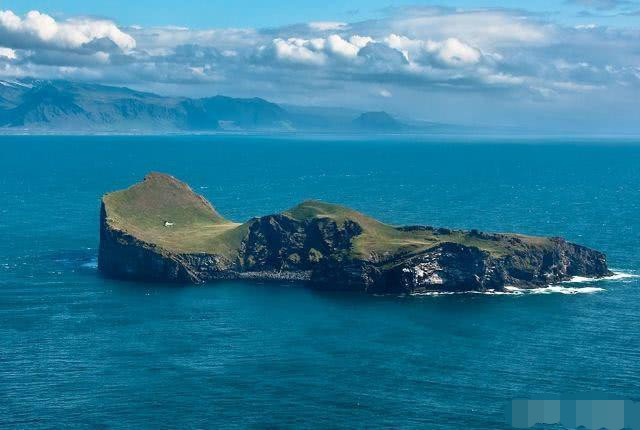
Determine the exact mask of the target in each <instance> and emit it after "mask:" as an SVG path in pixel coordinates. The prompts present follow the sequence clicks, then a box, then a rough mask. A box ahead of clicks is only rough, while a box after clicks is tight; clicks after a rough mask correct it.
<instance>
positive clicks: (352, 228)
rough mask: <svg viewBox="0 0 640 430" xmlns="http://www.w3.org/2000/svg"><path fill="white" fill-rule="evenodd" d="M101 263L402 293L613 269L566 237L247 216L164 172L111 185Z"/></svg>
mask: <svg viewBox="0 0 640 430" xmlns="http://www.w3.org/2000/svg"><path fill="white" fill-rule="evenodd" d="M98 267H99V270H100V271H101V273H103V274H104V275H106V276H109V277H113V278H118V279H130V280H140V281H159V282H175V283H204V282H210V281H215V280H218V279H255V280H286V281H295V282H304V283H308V284H311V285H313V286H315V287H317V288H324V289H335V290H350V291H365V292H369V293H394V294H405V293H418V292H427V291H471V290H474V291H483V290H490V289H491V290H500V289H503V288H504V287H505V286H515V287H519V288H535V287H540V286H546V285H549V284H552V283H556V282H560V281H563V280H568V279H570V278H571V277H573V276H585V277H604V276H608V275H610V274H611V272H610V271H609V270H608V269H607V262H606V258H605V255H604V254H602V253H601V252H598V251H594V250H592V249H589V248H585V247H583V246H580V245H575V244H573V243H569V242H567V241H566V240H564V239H561V238H542V237H532V236H524V235H518V234H492V233H482V232H479V231H476V230H471V231H459V230H449V229H445V228H432V227H427V226H408V227H393V226H390V225H386V224H383V223H380V222H378V221H376V220H374V219H373V218H369V217H367V216H365V215H362V214H360V213H358V212H356V211H353V210H351V209H348V208H345V207H342V206H338V205H331V204H327V203H322V202H318V201H307V202H304V203H302V204H300V205H298V206H296V207H294V208H292V209H290V210H288V211H286V212H283V213H280V214H274V215H267V216H263V217H259V218H253V219H251V220H249V221H247V222H245V223H243V224H237V223H233V222H231V221H228V220H226V219H224V218H223V217H222V216H220V215H219V214H218V213H217V212H216V211H215V209H214V208H213V207H212V206H211V205H210V204H209V202H207V201H206V200H205V199H204V198H203V197H201V196H199V195H197V194H195V193H194V192H193V191H192V190H191V189H190V188H189V187H188V186H187V185H186V184H184V183H182V182H180V181H178V180H177V179H175V178H173V177H172V176H168V175H164V174H159V173H151V174H149V175H147V177H146V178H145V180H144V181H143V182H141V183H139V184H136V185H134V186H132V187H131V188H128V189H126V190H122V191H117V192H113V193H109V194H106V195H105V196H104V197H103V199H102V208H101V214H100V251H99V259H98Z"/></svg>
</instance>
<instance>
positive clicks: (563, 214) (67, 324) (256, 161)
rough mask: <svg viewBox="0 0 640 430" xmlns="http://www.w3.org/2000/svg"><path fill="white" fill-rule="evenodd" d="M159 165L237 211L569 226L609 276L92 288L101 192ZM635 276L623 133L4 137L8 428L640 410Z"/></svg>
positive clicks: (437, 419)
mask: <svg viewBox="0 0 640 430" xmlns="http://www.w3.org/2000/svg"><path fill="white" fill-rule="evenodd" d="M151 171H158V172H165V173H169V174H171V175H174V176H176V177H177V178H179V179H181V180H184V181H186V182H188V183H189V184H190V185H191V187H192V188H193V189H194V190H195V191H196V192H198V193H200V194H202V195H204V196H205V197H206V198H207V199H209V201H210V202H211V203H212V204H213V205H214V206H215V208H216V209H217V210H218V211H219V212H220V213H221V214H222V215H224V216H225V217H227V218H230V219H232V220H237V221H244V220H247V219H249V218H250V217H253V216H257V215H264V214H269V213H275V212H279V211H283V210H286V209H288V208H290V207H292V206H294V205H295V204H297V203H298V202H300V201H302V200H304V199H310V198H313V199H321V200H325V201H328V202H333V203H340V204H344V205H348V206H350V207H353V208H355V209H357V210H359V211H361V212H364V213H366V214H369V215H371V216H374V217H376V218H378V219H380V220H383V221H384V222H387V223H390V224H398V225H400V224H426V225H432V226H443V227H449V228H460V229H471V228H477V229H480V230H485V231H491V232H519V233H526V234H533V235H546V236H563V237H565V238H567V239H569V240H571V241H573V242H577V243H580V244H583V245H586V246H589V247H593V248H596V249H598V250H601V251H604V252H605V253H606V254H607V256H608V261H609V265H610V267H611V268H612V270H613V271H614V272H615V273H616V275H615V276H613V277H612V278H610V279H606V280H593V279H574V280H573V282H568V283H562V284H559V285H549V286H547V287H544V288H540V289H537V290H533V291H531V292H522V291H516V290H513V291H509V292H508V294H456V295H447V294H431V295H422V296H372V295H366V294H360V293H336V292H323V291H317V290H313V289H309V288H307V287H305V286H303V285H297V284H287V283H258V282H245V281H224V282H217V283H212V284H209V285H200V286H192V285H165V284H155V283H132V282H122V281H116V280H111V279H106V278H104V277H102V276H101V275H100V274H99V273H98V271H97V247H98V220H99V207H100V197H101V196H102V195H103V194H104V193H106V192H109V191H113V190H118V189H122V188H124V187H127V186H129V185H132V184H133V183H135V182H137V181H140V180H141V179H142V178H143V177H144V175H145V174H146V173H148V172H151ZM639 275H640V140H634V139H631V138H626V139H613V138H589V139H586V138H560V137H544V138H534V137H528V138H526V137H518V138H510V137H490V136H489V137H470V136H467V137H464V136H463V137H451V136H440V137H439V136H431V137H411V136H386V137H353V136H351V137H350V136H323V135H316V136H304V135H283V136H264V135H235V136H232V135H212V136H179V135H176V136H137V137H136V136H3V137H0V428H2V429H62V428H74V429H75V428H78V429H227V428H229V429H236V428H237V429H244V428H253V429H262V428H269V429H275V428H288V429H303V428H314V429H315V428H319V429H327V428H331V429H342V428H344V429H352V428H355V429H374V428H389V429H390V428H394V429H395V428H402V429H509V428H510V426H509V425H508V424H507V423H506V421H505V409H506V407H507V406H508V405H509V404H510V401H511V400H512V399H515V398H520V399H522V398H534V397H538V398H539V397H540V396H542V398H558V397H559V396H563V395H567V394H570V393H587V392H598V393H604V394H603V395H607V396H616V397H620V398H624V399H632V400H640V278H639ZM540 428H558V429H559V428H562V427H561V426H547V427H540Z"/></svg>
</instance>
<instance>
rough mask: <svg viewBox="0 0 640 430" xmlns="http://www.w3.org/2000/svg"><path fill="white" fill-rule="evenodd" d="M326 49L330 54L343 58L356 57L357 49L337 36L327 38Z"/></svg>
mask: <svg viewBox="0 0 640 430" xmlns="http://www.w3.org/2000/svg"><path fill="white" fill-rule="evenodd" d="M327 47H328V49H329V51H330V52H332V53H334V54H337V55H341V56H343V57H351V58H355V57H356V56H357V55H358V51H359V50H360V48H358V47H357V46H356V45H354V44H352V43H351V42H347V41H346V40H344V39H343V38H342V37H340V36H338V35H337V34H332V35H331V36H329V37H327Z"/></svg>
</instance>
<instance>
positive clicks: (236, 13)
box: [0, 0, 640, 29]
mask: <svg viewBox="0 0 640 430" xmlns="http://www.w3.org/2000/svg"><path fill="white" fill-rule="evenodd" d="M581 3H582V4H581ZM589 3H591V4H592V5H595V6H596V7H595V8H589V7H585V6H588V5H589ZM616 3H618V4H622V3H623V2H615V1H601V2H597V1H594V2H589V1H586V2H576V3H571V2H567V1H550V0H536V1H531V2H523V1H514V0H506V1H500V2H493V3H492V2H486V3H483V2H478V1H468V0H466V1H465V0H462V1H415V0H413V1H412V0H400V1H399V0H396V1H387V0H352V1H339V0H324V1H321V2H320V1H317V0H296V1H295V2H287V1H272V0H271V1H269V0H234V1H228V0H180V1H170V0H136V1H131V0H109V1H88V0H56V1H55V2H52V1H50V0H4V1H0V8H2V9H11V10H13V11H15V12H20V13H26V12H28V11H29V10H32V9H37V10H43V11H47V12H48V13H49V14H51V15H54V16H65V15H67V16H73V15H98V16H103V17H108V18H112V19H115V20H117V21H118V22H120V23H122V24H124V25H136V24H137V25H144V26H165V25H179V26H186V27H192V28H200V29H203V28H210V27H260V28H262V27H274V26H283V25H289V24H294V23H298V22H307V21H345V20H346V21H351V20H354V19H358V20H363V19H370V18H376V17H379V16H380V15H381V14H383V13H384V10H385V9H386V8H389V7H399V6H408V5H431V6H438V5H446V6H452V7H459V8H479V7H500V8H512V9H519V8H526V9H527V10H529V11H532V12H536V13H540V14H545V15H550V16H553V17H554V18H555V19H557V20H558V21H559V22H565V23H572V24H575V23H580V22H586V21H589V22H593V21H598V22H600V23H607V24H609V25H618V26H621V25H632V24H633V23H634V21H637V20H639V19H640V18H638V17H637V16H636V17H634V16H623V15H620V14H616V13H612V10H614V9H615V8H614V7H612V6H614V5H615V4H616ZM598 4H599V6H598ZM589 9H598V10H599V11H600V12H602V13H601V15H602V16H600V17H597V18H593V17H592V18H585V17H584V16H581V12H582V11H584V10H589ZM637 9H640V6H639V7H638V8H637Z"/></svg>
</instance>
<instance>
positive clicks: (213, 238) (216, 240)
mask: <svg viewBox="0 0 640 430" xmlns="http://www.w3.org/2000/svg"><path fill="white" fill-rule="evenodd" d="M103 201H104V204H105V208H106V211H107V219H108V222H109V224H110V225H111V226H112V227H114V228H117V229H119V230H122V231H125V232H127V233H129V234H131V235H133V236H135V237H137V238H138V239H140V240H143V241H145V242H149V243H154V244H156V245H158V246H160V247H163V248H165V249H167V250H171V251H177V252H209V253H215V254H219V255H223V256H225V257H227V258H230V259H232V258H233V257H234V256H235V254H237V249H238V247H239V246H240V243H241V241H242V239H243V237H244V235H245V234H246V228H245V227H244V226H243V225H241V224H238V223H234V222H232V221H229V220H226V219H224V218H223V217H222V216H220V214H218V213H217V212H216V211H215V209H213V207H212V206H211V205H210V204H209V202H207V201H206V200H205V199H204V198H203V197H201V196H199V195H198V194H196V193H194V192H193V191H192V190H191V189H190V188H189V187H188V186H187V185H185V184H184V183H182V182H180V181H178V180H177V179H175V178H173V177H171V176H168V175H163V174H158V173H152V174H149V175H147V176H146V177H145V180H144V181H143V182H141V183H139V184H136V185H134V186H132V187H130V188H127V189H126V190H122V191H116V192H113V193H109V194H107V195H105V196H104V197H103ZM165 222H170V223H172V224H173V225H172V226H169V227H167V226H165Z"/></svg>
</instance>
